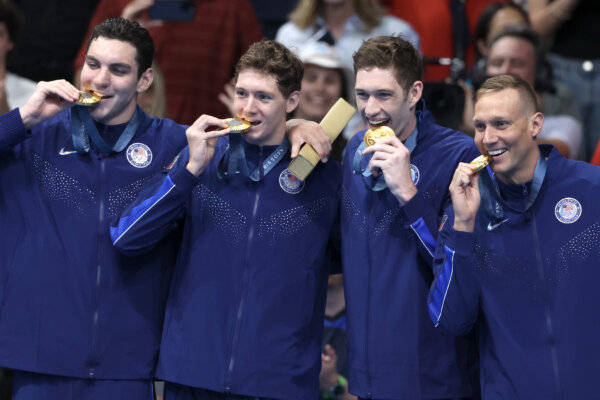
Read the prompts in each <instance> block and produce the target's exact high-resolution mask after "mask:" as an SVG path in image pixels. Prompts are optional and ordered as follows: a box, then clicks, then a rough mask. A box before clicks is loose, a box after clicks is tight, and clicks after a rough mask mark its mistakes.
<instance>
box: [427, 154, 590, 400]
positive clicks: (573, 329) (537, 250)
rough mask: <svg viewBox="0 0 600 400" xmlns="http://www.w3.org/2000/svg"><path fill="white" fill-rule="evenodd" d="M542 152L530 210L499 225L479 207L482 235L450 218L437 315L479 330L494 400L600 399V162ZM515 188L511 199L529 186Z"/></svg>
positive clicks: (458, 327) (484, 374) (448, 323)
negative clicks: (541, 173) (542, 171)
mask: <svg viewBox="0 0 600 400" xmlns="http://www.w3.org/2000/svg"><path fill="white" fill-rule="evenodd" d="M540 149H541V151H542V154H543V155H544V157H548V158H547V168H548V169H547V172H546V176H545V179H544V181H543V184H542V187H541V190H540V192H539V194H538V196H537V198H536V200H535V202H534V203H533V205H532V206H531V207H530V208H529V210H527V211H525V212H516V211H511V210H510V209H506V208H505V209H504V216H503V218H502V219H501V220H500V221H496V220H490V219H489V218H488V217H487V216H486V215H485V213H484V212H483V211H482V208H480V210H479V212H478V214H477V219H476V223H475V232H474V233H467V232H457V231H454V230H453V229H452V223H451V222H450V221H449V222H448V223H447V224H446V226H445V227H444V231H443V232H442V233H441V234H440V242H439V243H438V249H437V253H436V258H435V269H436V280H435V282H434V284H433V285H432V287H431V293H430V298H429V309H430V315H431V318H432V319H433V321H434V323H435V324H436V325H439V326H440V327H441V328H444V329H445V330H448V331H451V332H453V333H456V334H463V333H465V332H468V331H469V330H470V329H472V328H473V326H479V329H478V331H479V337H480V339H479V341H480V357H481V390H482V396H483V398H484V399H486V400H495V399H528V400H535V399H540V400H541V399H597V398H600V395H599V392H598V383H597V380H598V377H599V376H600V347H599V346H598V337H600V317H599V316H598V312H597V306H598V304H599V303H600V292H599V291H598V288H597V283H598V279H600V268H599V267H600V261H599V257H600V206H599V203H598V202H599V199H600V168H598V167H596V166H592V165H590V164H587V163H583V162H579V161H572V160H568V159H566V158H564V157H563V156H562V155H560V154H559V153H558V152H557V151H556V150H555V149H552V151H551V152H550V146H540ZM482 173H485V171H484V172H482ZM480 182H481V179H480ZM480 185H481V183H480ZM507 187H508V188H509V190H505V191H503V193H502V195H503V196H504V197H505V198H506V199H507V200H508V201H511V200H516V201H517V202H520V201H521V200H522V199H523V198H525V197H526V196H527V194H526V193H528V191H529V189H528V186H527V185H508V186H507ZM482 205H483V203H482ZM448 235H449V236H448ZM476 323H478V325H476Z"/></svg>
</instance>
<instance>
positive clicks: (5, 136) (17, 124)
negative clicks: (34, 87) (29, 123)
mask: <svg viewBox="0 0 600 400" xmlns="http://www.w3.org/2000/svg"><path fill="white" fill-rule="evenodd" d="M28 137H29V132H28V131H27V129H25V125H23V120H22V119H21V113H20V112H19V109H18V108H15V109H14V110H12V111H9V112H7V113H6V114H2V115H0V152H2V153H4V152H7V151H9V150H10V149H11V148H13V147H14V146H15V145H16V144H18V143H20V142H22V141H23V140H25V139H27V138H28Z"/></svg>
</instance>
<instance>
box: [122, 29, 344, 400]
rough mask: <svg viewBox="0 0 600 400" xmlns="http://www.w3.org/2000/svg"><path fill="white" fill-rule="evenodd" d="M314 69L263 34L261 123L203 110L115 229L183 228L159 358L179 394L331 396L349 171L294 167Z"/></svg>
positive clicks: (177, 399) (180, 399)
mask: <svg viewBox="0 0 600 400" xmlns="http://www.w3.org/2000/svg"><path fill="white" fill-rule="evenodd" d="M302 74H303V66H302V63H301V61H300V60H299V59H298V58H297V57H296V56H295V55H293V54H292V53H291V52H290V51H289V50H288V49H286V48H285V47H284V46H283V45H282V44H279V43H277V42H275V41H270V40H265V41H261V42H257V43H255V44H253V45H252V46H251V47H250V49H249V50H248V51H247V52H246V53H245V54H244V55H243V56H242V57H241V59H240V60H239V62H238V64H237V67H236V71H235V96H234V102H233V107H234V109H235V111H236V114H237V115H239V116H240V117H241V118H243V120H241V121H240V120H238V121H236V124H238V125H240V124H247V125H248V126H247V128H246V129H248V130H247V131H244V132H243V133H240V132H239V131H237V132H236V131H232V129H233V128H232V127H231V126H232V125H229V127H228V125H227V121H226V120H222V119H218V118H215V117H213V116H208V115H203V116H201V117H200V118H199V119H198V120H197V121H196V122H195V123H194V124H193V125H192V126H191V127H190V128H189V129H188V130H187V137H188V148H186V149H184V150H183V151H182V152H181V153H180V155H179V158H178V160H177V162H176V163H175V165H174V166H173V167H172V168H171V169H170V170H168V171H166V172H167V173H166V174H164V175H163V176H159V177H157V179H155V180H154V181H152V182H151V183H149V184H148V185H147V187H146V188H145V189H144V190H143V192H142V193H141V194H140V196H138V198H137V199H136V200H135V201H134V202H133V203H132V204H131V205H130V206H129V207H128V208H127V209H126V210H124V211H123V213H122V214H121V218H120V219H119V221H118V223H117V224H115V225H114V226H113V228H112V233H111V234H112V238H113V241H114V244H115V246H117V247H118V248H120V249H121V250H123V251H124V252H125V253H130V252H134V253H137V252H140V251H145V250H148V249H151V248H153V247H154V246H155V245H156V244H157V243H160V242H161V241H162V240H163V238H164V236H165V235H167V234H169V232H171V231H173V230H174V229H176V227H178V226H180V227H181V229H182V230H183V238H182V242H181V248H180V250H179V257H178V260H177V265H176V267H175V272H174V278H173V284H172V286H171V291H170V295H169V301H168V304H167V311H166V316H165V325H164V332H163V339H162V345H161V350H160V358H159V362H158V369H157V376H158V377H159V378H161V379H164V380H165V381H166V384H165V398H166V399H167V400H192V399H194V400H198V399H203V400H204V399H206V400H208V399H211V400H212V399H240V400H242V399H253V400H254V399H256V398H261V399H263V398H269V399H296V400H306V399H311V398H312V399H316V398H317V396H318V393H319V369H320V367H321V336H322V331H323V316H324V308H325V295H326V288H327V277H328V268H327V265H328V263H327V259H328V257H327V253H326V250H327V247H328V246H327V244H328V241H329V239H330V236H331V234H332V232H333V231H334V229H335V226H336V225H335V221H336V217H337V210H338V202H339V187H340V168H339V165H338V164H337V163H336V162H335V161H330V162H328V163H326V164H319V165H318V166H317V167H316V168H315V170H314V171H313V172H312V174H311V175H310V176H309V177H308V178H307V179H306V180H305V181H304V182H303V181H300V180H299V179H298V178H296V177H295V176H293V175H292V174H291V173H290V171H289V170H287V168H286V166H287V164H288V163H289V161H290V157H289V155H288V149H289V144H288V141H287V139H286V138H285V126H286V115H287V114H288V113H290V112H292V111H293V110H294V108H296V106H297V104H298V100H299V90H300V85H301V81H302ZM238 125H234V126H238ZM226 135H227V136H226Z"/></svg>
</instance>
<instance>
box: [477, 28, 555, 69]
mask: <svg viewBox="0 0 600 400" xmlns="http://www.w3.org/2000/svg"><path fill="white" fill-rule="evenodd" d="M505 37H512V38H517V39H522V40H525V41H526V42H529V43H530V44H531V46H533V49H534V51H535V63H536V65H538V64H539V63H540V61H541V60H543V57H544V51H543V47H542V40H541V39H540V37H539V35H538V34H537V33H535V31H534V30H533V29H531V28H530V27H529V26H528V25H525V24H515V25H509V26H507V27H505V28H504V29H502V30H501V31H499V32H498V33H496V34H495V35H494V37H492V38H491V39H490V42H489V43H488V49H489V50H491V49H492V47H493V46H494V44H495V43H496V42H497V41H498V40H500V39H502V38H505Z"/></svg>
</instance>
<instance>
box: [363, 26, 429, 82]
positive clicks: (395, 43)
mask: <svg viewBox="0 0 600 400" xmlns="http://www.w3.org/2000/svg"><path fill="white" fill-rule="evenodd" d="M353 59H354V76H356V74H357V73H358V71H359V70H361V69H364V70H370V69H372V68H381V69H385V68H392V69H393V71H394V72H395V75H396V81H397V82H398V84H399V85H400V86H401V87H402V88H403V89H404V90H405V91H407V92H408V91H409V90H410V88H411V87H412V85H413V84H414V83H415V82H416V81H420V80H422V78H423V64H422V62H421V54H419V52H418V51H417V49H415V48H414V46H413V45H412V44H411V43H410V42H409V41H408V40H404V39H402V38H401V37H400V36H377V37H374V38H371V39H369V40H366V41H364V42H363V44H362V46H360V48H359V49H358V51H357V52H356V53H354V56H353Z"/></svg>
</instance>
